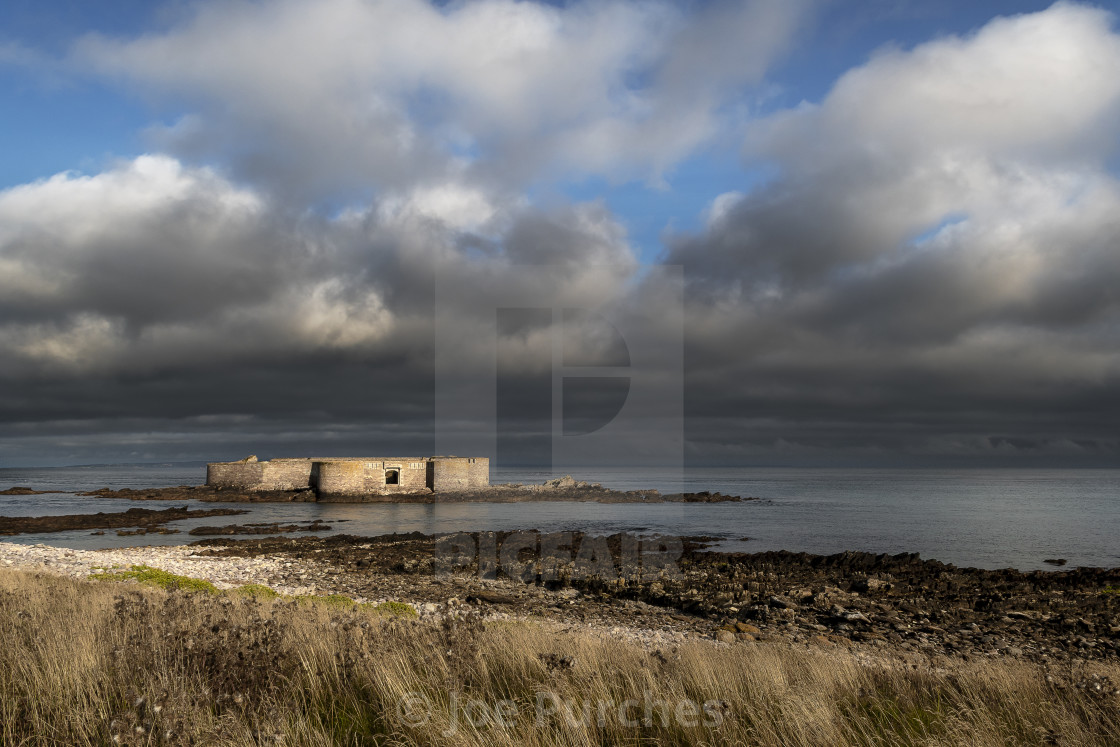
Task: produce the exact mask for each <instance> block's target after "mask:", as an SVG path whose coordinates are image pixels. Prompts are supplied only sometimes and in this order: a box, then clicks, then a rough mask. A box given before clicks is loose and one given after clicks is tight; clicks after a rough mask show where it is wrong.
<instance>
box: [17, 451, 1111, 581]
mask: <svg viewBox="0 0 1120 747" xmlns="http://www.w3.org/2000/svg"><path fill="white" fill-rule="evenodd" d="M575 476H576V477H577V478H579V479H584V480H590V481H593V482H601V483H602V484H603V485H605V486H606V487H610V488H616V489H620V490H634V489H643V488H644V489H648V488H656V489H658V490H661V491H662V492H680V491H691V492H695V491H701V490H710V491H713V492H714V491H720V492H722V493H727V494H731V495H741V496H744V497H748V496H749V497H754V498H757V500H752V501H744V502H742V503H664V504H628V503H611V504H601V503H585V502H578V503H576V502H542V503H432V504H391V503H390V504H317V503H254V504H226V503H201V502H198V501H177V502H175V503H174V504H169V503H165V502H162V501H160V502H132V501H125V500H113V499H102V498H83V497H78V496H76V495H73V493H76V492H80V491H85V490H93V489H96V488H101V487H112V488H124V487H132V488H144V487H165V486H171V485H197V484H201V483H203V482H204V481H205V467H203V466H201V465H193V466H190V465H187V466H185V465H140V466H137V465H125V466H97V467H63V468H49V469H0V489H2V488H6V487H10V486H14V485H20V486H27V487H32V488H35V489H37V490H51V491H59V492H56V493H51V494H48V495H37V496H0V515H4V516H42V515H48V514H54V515H58V514H74V513H96V512H98V511H123V510H126V509H128V508H131V507H135V506H141V507H144V508H153V509H159V508H166V507H167V506H169V505H184V504H189V505H190V506H191V507H192V508H219V507H229V508H237V509H244V510H246V511H247V512H248V513H247V514H244V515H241V516H218V517H210V518H205V519H190V520H185V521H178V522H171V523H170V524H169V525H168V526H169V527H170V528H173V529H178V530H180V533H179V534H171V535H143V536H132V537H121V536H118V535H117V534H116V531H115V530H112V529H107V530H104V531H105V534H103V535H93V534H91V530H82V531H67V532H54V533H48V534H35V535H19V536H16V537H7V538H0V539H3V540H4V541H9V542H21V543H32V544H34V543H45V544H50V545H57V546H62V547H72V548H81V549H94V548H104V547H122V546H129V545H152V544H181V543H185V542H189V541H192V540H194V539H198V538H197V537H192V536H190V535H188V534H187V532H188V531H189V530H190V529H192V528H194V527H197V526H202V525H216V524H217V525H220V524H228V523H238V524H243V523H249V522H269V523H271V522H282V523H290V522H306V521H312V520H315V519H320V520H322V521H325V522H328V523H330V524H331V525H332V526H333V527H334V530H333V531H334V532H336V533H338V532H343V533H346V534H354V535H366V536H372V535H378V534H387V533H393V532H413V531H419V532H423V533H426V534H430V533H440V532H454V531H476V530H513V529H538V530H540V531H544V532H552V531H569V530H571V531H585V532H592V533H613V532H620V531H630V532H639V533H663V534H677V535H702V536H708V537H715V538H717V539H718V543H717V544H716V547H718V548H719V549H726V550H730V551H741V552H757V551H762V550H791V551H797V552H810V553H823V554H827V553H836V552H843V551H846V550H862V551H866V552H873V553H900V552H917V553H920V554H921V555H922V557H924V558H933V559H937V560H941V561H943V562H947V563H953V564H956V565H959V566H974V567H980V568H1007V567H1011V568H1019V569H1022V570H1033V569H1049V568H1052V566H1050V565H1047V564H1045V563H1044V562H1043V561H1044V560H1045V559H1047V558H1065V559H1066V560H1067V561H1068V565H1067V567H1074V566H1078V565H1083V566H1098V567H1114V566H1120V470H1072V469H1054V470H1029V469H1001V470H993V469H962V470H948V469H929V470H921V469H867V470H863V469H804V468H802V469H786V468H781V469H779V468H772V469H771V468H704V469H688V470H685V471H684V472H683V473H681V472H671V471H658V470H650V469H644V468H643V469H627V468H601V467H596V468H591V469H588V470H585V471H583V472H580V473H577V474H576V475H575ZM549 477H551V475H550V474H547V473H544V472H535V471H530V470H511V469H495V470H494V471H493V474H492V476H491V479H492V481H493V482H495V483H498V482H526V483H539V482H542V481H544V480H546V479H548V478H549ZM291 536H299V535H298V534H297V535H291Z"/></svg>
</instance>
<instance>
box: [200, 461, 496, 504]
mask: <svg viewBox="0 0 1120 747" xmlns="http://www.w3.org/2000/svg"><path fill="white" fill-rule="evenodd" d="M390 470H392V471H396V472H397V476H398V478H397V484H396V485H390V484H387V482H386V480H387V475H388V472H389V471H390ZM206 484H207V485H210V486H212V487H221V488H239V489H242V490H256V491H264V490H285V491H289V490H307V489H309V488H310V489H314V490H316V491H318V493H319V494H320V495H327V496H372V495H384V496H391V495H393V494H395V493H418V492H425V491H428V490H434V491H441V490H443V491H448V490H464V489H467V488H478V487H485V486H487V485H489V484H490V460H489V459H483V458H468V457H463V458H458V457H395V458H391V459H360V458H342V459H329V458H328V459H273V460H272V461H268V462H257V461H245V462H227V463H213V464H209V465H207V467H206Z"/></svg>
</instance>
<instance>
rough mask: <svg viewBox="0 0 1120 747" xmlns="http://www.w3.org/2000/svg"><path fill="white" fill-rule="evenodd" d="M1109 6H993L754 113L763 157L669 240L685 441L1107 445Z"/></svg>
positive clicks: (783, 447) (807, 448)
mask: <svg viewBox="0 0 1120 747" xmlns="http://www.w3.org/2000/svg"><path fill="white" fill-rule="evenodd" d="M1111 21H1112V19H1111V18H1110V17H1109V16H1107V15H1106V14H1104V13H1102V12H1100V11H1097V10H1091V9H1086V8H1083V7H1078V6H1071V5H1058V6H1055V7H1054V8H1052V9H1050V10H1049V11H1046V12H1044V13H1041V14H1036V15H1034V16H1024V17H1019V18H1014V19H1006V20H997V21H994V22H992V23H991V24H990V25H989V26H988V27H986V28H985V29H983V30H982V31H980V32H979V33H978V34H977V35H976V36H974V37H972V38H969V39H955V38H950V39H945V40H940V41H936V42H931V43H929V44H926V45H924V46H921V47H918V48H917V49H915V50H913V51H911V52H906V53H903V52H887V53H884V54H883V55H881V56H879V57H876V58H874V59H873V60H872V61H871V62H870V63H868V64H867V65H866V66H864V67H862V68H859V69H856V70H853V71H851V72H849V73H848V74H847V75H846V76H844V78H842V79H841V80H840V81H839V82H838V83H837V84H836V86H835V88H834V89H833V91H832V92H831V94H830V95H829V97H828V98H827V99H826V100H825V101H824V102H823V103H822V104H821V105H820V106H815V107H810V106H804V107H802V108H800V109H797V110H794V111H790V112H784V113H780V114H778V115H775V116H774V117H772V118H770V119H769V120H767V121H763V122H759V123H757V125H756V126H755V129H754V130H753V131H752V133H751V135H750V136H749V138H748V142H747V152H748V155H749V156H750V157H752V158H764V159H768V160H770V161H771V162H772V163H774V164H775V165H776V166H777V167H778V170H777V173H778V176H777V177H776V178H775V179H774V180H773V181H772V182H771V183H770V184H768V185H766V186H765V187H763V188H761V189H759V190H757V191H755V192H754V193H752V194H750V195H747V196H735V195H729V196H727V197H724V198H721V199H720V200H718V201H717V202H716V203H715V204H714V206H713V210H712V215H711V217H710V224H709V226H708V228H707V230H706V231H705V232H703V233H702V234H700V235H698V236H692V237H680V238H678V239H676V240H675V241H674V242H673V247H672V250H671V253H670V255H669V261H671V262H678V263H680V264H682V265H684V266H685V268H686V276H687V278H688V287H689V299H690V304H689V307H688V311H689V326H688V329H689V335H688V336H687V338H686V339H687V341H688V355H687V357H686V361H687V364H688V366H689V368H688V374H689V375H688V392H689V400H688V403H689V408H690V412H691V413H692V414H693V415H694V416H696V419H695V420H693V421H692V427H691V430H690V436H692V438H693V441H694V444H699V445H698V446H697V447H696V448H697V450H698V451H703V450H705V449H706V448H707V447H708V446H709V445H710V446H712V448H714V449H716V450H717V451H726V453H727V454H728V455H730V454H734V453H736V452H737V450H738V449H737V448H736V446H734V445H735V444H738V445H739V446H740V447H742V453H743V454H744V455H753V456H755V457H756V458H758V457H761V458H765V457H764V455H765V453H766V448H764V447H765V445H766V444H767V443H769V444H770V445H771V446H773V447H774V448H773V449H772V451H773V454H772V455H773V456H774V457H775V458H776V459H782V458H785V457H784V456H783V452H785V456H788V457H789V458H793V457H794V456H796V455H797V453H798V452H799V451H800V452H802V453H803V454H804V455H806V456H811V455H812V454H813V453H814V452H816V453H817V454H818V456H819V455H820V454H821V453H830V454H835V453H837V452H843V451H844V450H845V449H848V450H850V451H852V452H853V453H860V452H862V454H863V456H864V457H868V456H870V455H872V454H874V453H877V452H882V453H883V454H888V453H892V452H907V451H910V452H912V453H915V454H917V453H925V454H934V455H943V456H946V457H949V456H964V455H967V454H973V455H979V456H982V457H985V458H994V457H999V456H1001V455H1004V454H1014V453H1018V454H1021V455H1023V456H1028V457H1037V458H1048V457H1054V458H1059V457H1064V456H1071V455H1079V456H1080V457H1083V458H1098V459H1099V458H1107V459H1114V458H1115V457H1116V455H1117V439H1116V438H1115V436H1114V435H1113V434H1114V432H1115V424H1116V423H1117V422H1120V398H1118V396H1117V392H1118V387H1120V352H1118V351H1120V348H1118V347H1117V342H1118V338H1120V293H1118V292H1117V290H1116V289H1117V287H1120V218H1118V216H1120V185H1118V183H1117V181H1116V179H1115V177H1114V175H1113V174H1112V173H1111V172H1110V171H1109V168H1108V164H1109V162H1110V159H1111V158H1112V157H1114V156H1115V153H1116V151H1115V148H1116V137H1115V136H1116V133H1117V132H1120V128H1118V127H1117V121H1118V119H1117V114H1118V112H1120V85H1118V83H1117V80H1116V78H1115V76H1113V75H1111V73H1109V72H1106V71H1108V70H1110V69H1112V67H1113V66H1114V65H1116V64H1118V63H1120V41H1118V39H1117V36H1116V34H1115V33H1114V32H1113V31H1112V30H1111V28H1110V25H1111ZM1055 59H1062V60H1063V64H1062V65H1054V64H1053V62H1052V61H1053V60H1055ZM1042 61H1045V62H1042ZM1102 133H1111V134H1112V137H1103V136H1102ZM713 392H718V394H715V395H713V394H712V393H713ZM728 411H731V412H734V413H736V415H737V416H738V417H737V418H724V419H722V420H720V419H719V418H718V416H719V415H720V414H721V413H727V412H728ZM701 419H703V420H701ZM700 422H704V423H705V425H704V426H703V427H701V426H700V425H699V424H700ZM721 441H723V442H725V444H724V446H726V447H727V448H726V449H724V448H723V446H721V445H720V442H721ZM752 443H753V446H751V447H749V448H748V447H747V444H752ZM868 450H870V451H868Z"/></svg>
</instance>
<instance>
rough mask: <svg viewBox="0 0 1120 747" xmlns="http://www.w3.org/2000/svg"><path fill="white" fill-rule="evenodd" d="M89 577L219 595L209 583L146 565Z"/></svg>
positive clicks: (94, 574) (93, 574)
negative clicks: (137, 582)
mask: <svg viewBox="0 0 1120 747" xmlns="http://www.w3.org/2000/svg"><path fill="white" fill-rule="evenodd" d="M89 577H90V578H91V579H93V580H95V581H139V582H140V583H142V584H150V585H152V586H158V587H160V588H161V589H177V590H179V591H193V592H203V593H206V594H218V593H219V590H218V587H216V586H214V584H212V583H210V582H209V581H204V580H202V579H200V578H191V577H190V576H179V575H176V574H174V573H169V572H167V571H164V570H160V569H159V568H152V567H151V566H147V565H134V566H132V569H131V570H128V571H111V572H106V573H91V574H90V575H89Z"/></svg>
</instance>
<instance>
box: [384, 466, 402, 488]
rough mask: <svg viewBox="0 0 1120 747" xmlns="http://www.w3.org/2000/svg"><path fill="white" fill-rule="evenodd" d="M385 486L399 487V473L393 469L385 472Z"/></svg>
mask: <svg viewBox="0 0 1120 747" xmlns="http://www.w3.org/2000/svg"><path fill="white" fill-rule="evenodd" d="M385 484H386V485H400V484H401V473H400V472H398V471H397V470H395V469H387V470H385Z"/></svg>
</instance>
